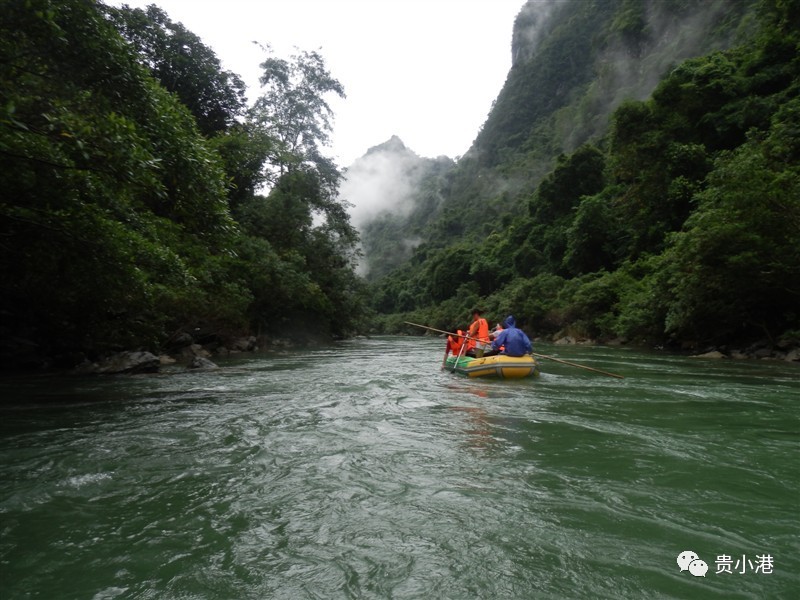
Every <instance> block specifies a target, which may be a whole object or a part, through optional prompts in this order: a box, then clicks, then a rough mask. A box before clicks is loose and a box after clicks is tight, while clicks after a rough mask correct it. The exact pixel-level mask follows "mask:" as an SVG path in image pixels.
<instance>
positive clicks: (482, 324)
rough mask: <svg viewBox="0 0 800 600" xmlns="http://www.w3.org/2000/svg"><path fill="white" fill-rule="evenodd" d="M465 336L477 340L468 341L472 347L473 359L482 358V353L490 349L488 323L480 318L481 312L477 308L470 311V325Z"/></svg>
mask: <svg viewBox="0 0 800 600" xmlns="http://www.w3.org/2000/svg"><path fill="white" fill-rule="evenodd" d="M467 335H468V336H470V337H472V338H477V339H474V340H470V341H471V342H472V343H473V345H474V348H473V349H472V351H473V353H474V355H475V358H482V357H483V353H484V352H485V351H486V350H490V349H491V345H490V343H489V323H488V322H487V321H486V319H484V318H483V317H481V311H480V310H478V309H477V308H476V309H475V310H473V311H472V325H470V327H469V332H467Z"/></svg>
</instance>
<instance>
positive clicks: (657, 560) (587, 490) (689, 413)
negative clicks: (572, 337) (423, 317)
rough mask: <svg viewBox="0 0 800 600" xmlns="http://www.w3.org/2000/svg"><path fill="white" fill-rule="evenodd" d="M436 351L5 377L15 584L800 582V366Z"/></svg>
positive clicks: (17, 592) (576, 353)
mask: <svg viewBox="0 0 800 600" xmlns="http://www.w3.org/2000/svg"><path fill="white" fill-rule="evenodd" d="M443 350H444V344H443V342H442V341H441V340H438V339H430V338H401V337H398V338H393V337H385V338H375V339H362V340H353V341H348V342H342V343H339V344H336V345H334V346H331V347H327V348H322V349H317V350H314V351H311V352H307V353H301V352H291V353H284V354H263V355H255V356H250V357H247V358H239V359H236V360H229V361H224V362H222V363H221V366H222V368H221V369H220V370H218V371H214V372H192V373H184V372H180V371H178V370H177V369H176V370H175V372H170V373H164V374H160V375H156V376H136V377H95V378H74V377H58V376H53V375H48V376H39V377H11V378H9V377H6V378H4V379H2V380H0V393H1V394H2V400H1V401H0V407H1V409H0V419H1V424H0V481H1V482H2V493H1V494H0V520H1V521H0V523H1V524H0V528H1V529H0V534H1V537H0V569H2V573H1V575H2V577H1V578H0V597H2V598H3V599H16V598H47V599H50V598H54V599H55V598H57V599H71V598H76V599H87V600H91V599H107V598H137V599H145V598H147V599H150V598H152V599H170V598H176V599H195V598H197V599H226V600H227V599H254V600H255V599H259V600H260V599H267V598H278V599H289V598H395V599H402V598H425V599H428V598H726V599H727V598H797V597H798V592H800V472H799V470H800V469H799V468H798V464H799V463H798V450H799V449H800V367H799V366H798V365H796V364H785V363H775V362H765V361H735V362H734V361H709V360H702V359H692V358H685V357H676V356H669V355H666V354H659V353H647V352H641V351H636V350H632V349H625V348H603V347H571V348H565V347H555V346H544V345H539V346H537V351H538V352H541V353H544V354H550V355H554V356H558V357H560V358H562V359H566V360H570V361H574V362H581V363H583V364H586V365H588V366H592V367H595V368H599V369H602V370H606V371H612V372H617V373H621V374H623V375H625V377H626V378H625V379H624V380H617V379H612V378H609V377H604V376H602V375H599V374H596V373H590V372H587V371H584V370H581V369H577V368H575V367H570V366H566V365H563V364H559V363H556V362H552V361H548V360H544V361H542V371H543V373H542V376H541V377H540V378H539V379H529V380H518V381H486V380H469V379H466V378H462V377H460V376H458V375H453V374H451V373H447V372H442V371H440V369H439V367H440V364H441V359H442V355H443ZM688 551H691V552H694V553H695V554H696V555H697V560H696V561H695V562H693V563H691V564H689V563H688V562H683V566H684V567H687V568H686V570H683V571H681V567H680V566H679V564H678V556H679V555H681V554H682V553H684V552H688ZM687 558H690V559H691V558H693V557H687ZM699 561H703V562H704V563H705V565H706V566H707V569H708V570H707V572H705V576H702V575H701V573H702V571H703V568H702V563H701V562H699Z"/></svg>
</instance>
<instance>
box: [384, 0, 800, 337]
mask: <svg viewBox="0 0 800 600" xmlns="http://www.w3.org/2000/svg"><path fill="white" fill-rule="evenodd" d="M534 5H535V3H529V5H528V6H534ZM567 5H569V7H567ZM667 5H669V6H667ZM707 9H708V10H710V11H711V12H708V13H703V14H704V15H706V16H711V17H713V18H709V19H705V20H704V19H700V18H694V17H697V16H699V15H700V14H701V13H702V11H704V10H707ZM654 14H661V16H662V17H663V19H665V20H662V21H660V22H661V23H667V25H661V30H662V31H666V30H671V31H676V30H677V31H683V29H681V27H686V28H691V27H694V28H697V27H698V26H700V25H698V24H701V23H702V24H703V25H702V27H705V29H704V30H702V31H700V32H696V31H695V32H694V34H696V35H695V37H696V38H697V37H698V36H699V37H701V38H702V36H703V32H704V33H705V35H706V38H707V40H708V45H706V46H705V48H706V50H707V53H705V54H703V55H698V56H696V57H694V58H689V59H688V60H683V61H682V62H680V63H679V64H673V66H672V67H671V68H669V69H668V70H664V71H663V74H664V77H663V79H662V80H661V81H660V82H659V83H658V85H657V86H656V87H655V89H654V90H653V91H652V94H651V95H650V96H649V97H648V98H645V99H643V100H637V99H633V98H632V97H633V96H636V94H633V93H631V94H630V96H629V97H628V99H625V97H624V95H617V100H616V108H615V109H614V110H613V112H611V111H608V112H607V117H606V118H605V122H606V123H607V126H606V127H600V126H599V125H598V122H599V120H600V119H601V118H602V117H603V115H604V114H606V109H607V108H608V106H610V104H609V102H611V100H609V99H606V100H605V101H602V102H601V100H600V98H601V96H602V94H601V93H600V92H601V91H602V89H606V88H608V86H609V82H610V81H613V80H614V79H615V78H614V77H609V75H608V73H609V71H615V69H614V68H612V67H609V66H608V64H607V62H604V61H603V60H600V59H598V57H607V56H608V54H607V53H606V51H607V50H608V49H609V48H617V49H619V48H622V49H627V53H625V54H624V56H625V58H624V60H623V59H621V60H622V62H623V64H630V63H629V62H626V61H628V59H631V58H633V59H635V61H637V62H636V64H637V65H639V67H643V66H646V65H650V66H654V65H660V64H662V63H663V62H664V61H665V56H666V55H667V54H666V53H664V52H663V49H659V48H658V44H657V43H656V42H655V39H656V38H657V37H658V39H660V37H659V36H656V35H655V34H656V33H657V31H656V30H658V28H659V25H658V24H657V23H659V21H658V20H656V21H654V20H653V15H654ZM668 15H669V18H667V16H668ZM534 16H535V15H534ZM538 17H539V18H540V19H541V18H542V16H541V15H540V14H539V15H538ZM798 17H800V2H797V0H788V1H784V0H780V1H779V0H765V1H763V2H759V3H758V4H757V5H754V4H753V3H748V2H737V3H697V2H690V1H685V2H672V3H668V2H648V1H647V0H625V1H620V2H613V1H607V2H600V1H598V2H586V3H584V2H580V3H574V4H570V3H564V4H563V5H555V8H554V9H553V13H552V14H550V15H549V16H548V17H547V18H548V19H549V20H547V21H546V22H547V23H548V28H547V31H540V32H539V33H540V36H539V37H538V38H537V39H536V42H535V44H533V45H532V46H531V47H525V46H524V44H523V41H522V40H523V39H524V37H525V36H523V35H522V33H521V29H522V28H524V27H527V26H530V25H531V23H534V22H535V21H536V19H535V18H533V17H532V16H531V13H530V12H526V11H525V10H523V12H522V13H521V15H520V18H519V19H518V22H517V29H516V32H515V44H516V46H515V52H514V55H515V65H514V67H513V68H512V71H511V73H510V74H509V77H508V80H507V82H506V86H505V87H504V89H503V91H502V92H501V94H500V96H499V97H498V100H497V103H496V105H495V107H494V109H493V111H492V113H491V114H490V116H489V118H488V120H487V122H486V124H485V125H484V128H483V130H482V131H481V133H480V135H479V137H478V139H477V140H476V142H475V145H474V146H473V149H472V150H471V151H470V153H469V154H468V155H467V156H466V157H464V158H463V159H462V160H461V161H460V162H459V164H458V166H457V167H456V168H455V169H454V172H452V173H450V174H449V175H448V176H449V178H450V181H451V184H450V189H451V190H452V195H451V196H449V197H448V198H447V199H445V201H444V202H443V203H442V205H441V207H440V208H439V211H438V213H437V214H436V215H434V219H433V220H432V221H431V222H430V223H428V225H427V229H426V234H425V236H424V241H423V243H422V244H420V246H419V247H418V249H417V251H416V253H415V255H414V256H412V257H411V259H410V261H409V262H408V263H407V264H405V265H403V266H402V267H400V268H399V269H397V270H396V271H394V272H393V273H391V274H390V275H389V276H387V277H385V278H383V279H381V280H380V281H378V282H376V283H375V284H374V288H375V307H376V308H377V309H378V310H379V311H380V312H382V313H383V314H384V315H385V316H384V317H382V319H381V321H380V323H381V325H380V326H381V327H383V328H384V329H385V330H388V331H398V330H402V329H403V327H402V321H403V320H406V319H408V320H412V321H416V322H428V323H431V324H432V325H433V326H437V327H441V328H445V329H448V328H452V327H454V326H456V325H463V324H464V322H465V321H466V320H467V318H468V315H467V313H468V310H469V309H470V308H471V307H472V306H474V305H476V304H477V305H482V306H483V307H484V308H485V309H486V310H487V312H488V313H489V315H490V316H492V318H500V317H502V316H503V315H504V314H505V313H507V312H513V313H514V314H515V315H516V316H517V317H518V321H521V322H522V324H523V326H526V327H527V328H528V329H529V330H530V331H531V332H532V333H535V334H559V335H563V334H565V333H569V334H572V335H575V336H576V337H591V338H601V339H612V338H627V339H634V340H641V341H644V340H647V341H648V342H650V343H665V342H670V341H672V342H676V343H683V344H716V345H720V344H724V343H749V342H752V341H755V340H759V339H766V340H768V341H769V342H771V343H781V341H783V342H787V343H796V342H797V341H798V340H797V338H798V336H800V310H798V308H797V307H798V306H800V194H798V191H799V190H798V176H800V162H798V159H800V154H799V153H798V139H800V127H799V126H798V125H799V123H798V114H800V112H799V111H798V107H800V105H798V102H800V99H799V96H800V95H799V94H798V91H800V89H799V86H800V83H798V82H800V59H798V56H800V52H798V50H800V19H798ZM648 19H649V20H648ZM748 25H749V26H748ZM742 31H746V32H749V33H748V35H746V36H742V35H738V34H737V32H742ZM548 32H549V33H548ZM687 35H689V34H687ZM720 40H728V41H734V40H736V41H737V43H735V44H733V45H731V46H730V47H728V48H727V49H724V47H725V44H724V43H722V42H721V41H720ZM709 50H710V51H709ZM678 56H679V55H678ZM638 72H641V71H638ZM634 87H635V86H634ZM630 89H633V87H631V88H630ZM565 117H569V119H568V120H569V122H570V123H571V124H572V125H571V127H570V128H569V131H567V129H565V126H566V125H565V123H566V120H565ZM575 142H578V144H579V145H577V146H573V147H572V148H570V145H571V144H573V143H575ZM549 157H552V159H551V158H549ZM551 161H552V162H551ZM543 164H547V165H549V167H548V168H549V169H550V170H549V172H548V171H547V170H543V168H542V165H543ZM454 214H455V215H459V216H453V215H454ZM474 223H479V225H478V226H475V225H474Z"/></svg>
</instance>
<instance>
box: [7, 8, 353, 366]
mask: <svg viewBox="0 0 800 600" xmlns="http://www.w3.org/2000/svg"><path fill="white" fill-rule="evenodd" d="M265 51H268V48H265ZM0 56H2V59H0V94H1V97H0V100H1V102H0V189H2V190H3V194H2V199H1V200H0V246H1V247H2V256H1V257H0V279H1V280H2V281H3V293H2V295H0V338H2V340H3V348H2V350H3V354H4V355H5V356H6V357H13V358H14V359H15V360H14V361H12V362H14V363H19V362H23V363H24V362H26V361H27V362H30V363H32V364H39V362H41V360H42V359H43V358H45V357H47V358H48V359H50V360H55V361H56V363H64V364H69V363H74V362H78V361H80V360H82V359H84V358H86V357H89V358H92V357H94V356H97V355H101V354H103V353H106V352H109V351H112V350H119V349H131V348H137V347H143V348H150V349H156V348H158V347H160V346H162V345H164V344H165V343H167V342H168V341H169V340H170V339H175V338H176V337H181V336H183V335H184V334H186V333H187V332H190V333H191V334H192V335H200V336H205V337H206V338H207V337H209V336H212V337H214V336H216V337H224V336H230V337H235V336H241V335H243V334H245V333H248V332H270V333H273V332H278V331H280V330H281V329H283V330H284V333H285V331H286V327H287V326H288V325H289V324H291V326H292V331H293V332H295V333H297V332H301V331H303V330H304V329H306V330H307V331H309V332H313V333H314V334H317V335H321V336H325V335H327V336H331V335H346V334H348V333H349V332H350V331H352V329H353V327H354V325H355V323H356V322H357V319H359V318H360V315H361V312H362V298H363V288H362V285H361V283H360V282H359V280H358V279H357V278H356V276H355V274H354V270H353V265H354V261H355V258H356V241H357V234H356V232H355V230H354V229H353V228H352V226H350V224H349V220H348V216H347V212H346V209H345V206H344V205H343V204H342V203H341V202H339V201H338V200H337V188H338V184H339V181H340V179H341V173H340V172H339V170H338V169H337V167H336V166H335V165H334V164H333V163H332V161H330V160H329V159H328V158H326V157H325V155H324V153H323V148H324V145H325V142H326V141H327V135H328V134H329V133H330V130H331V122H330V117H331V114H330V109H329V106H328V105H327V102H326V100H325V98H326V97H327V96H328V94H338V95H343V94H344V90H343V89H342V87H341V85H340V84H339V82H338V81H336V80H335V79H334V78H333V77H332V76H331V75H330V73H329V72H328V71H327V68H326V66H325V63H324V61H323V59H322V57H321V56H319V55H318V54H316V53H313V52H311V53H304V52H301V53H298V54H297V55H296V56H293V57H291V58H289V59H282V58H277V57H275V56H272V55H271V54H269V53H267V54H266V55H265V61H264V63H263V64H262V69H263V76H262V84H263V87H262V89H261V92H262V96H260V97H259V98H258V99H257V100H256V101H255V102H254V103H253V104H252V107H250V108H248V106H247V103H246V101H245V89H244V86H243V84H242V82H241V80H240V78H239V77H238V76H237V75H236V74H234V73H231V72H228V71H225V70H223V69H222V68H221V66H220V62H219V60H218V59H217V58H216V56H215V55H214V52H213V51H212V50H211V49H210V48H208V47H207V46H205V45H204V44H203V43H202V41H201V40H200V39H199V38H198V37H197V36H195V35H194V34H192V33H191V32H190V31H188V30H186V29H185V28H184V27H183V26H182V25H180V24H177V23H173V22H172V21H171V20H170V19H169V17H168V16H167V15H166V14H165V13H164V12H163V11H161V10H160V9H158V8H157V7H155V6H150V7H149V8H148V9H147V10H146V11H143V10H139V9H131V8H128V7H123V8H122V9H115V8H111V7H106V6H104V5H103V4H101V3H95V2H86V1H84V0H60V1H59V2H53V1H50V0H31V1H30V2H5V3H3V10H2V14H0Z"/></svg>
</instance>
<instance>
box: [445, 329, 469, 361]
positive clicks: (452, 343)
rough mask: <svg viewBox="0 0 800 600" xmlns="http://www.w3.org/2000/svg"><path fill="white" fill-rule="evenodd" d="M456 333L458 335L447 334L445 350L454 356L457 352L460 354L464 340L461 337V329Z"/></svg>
mask: <svg viewBox="0 0 800 600" xmlns="http://www.w3.org/2000/svg"><path fill="white" fill-rule="evenodd" d="M457 333H458V335H455V336H454V335H448V336H447V351H448V352H449V353H450V354H452V355H454V356H458V355H459V354H461V346H462V345H463V344H464V341H465V340H464V338H463V337H462V336H463V335H464V332H463V331H462V330H461V329H459V330H458V331H457Z"/></svg>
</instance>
